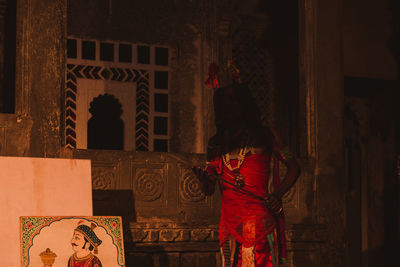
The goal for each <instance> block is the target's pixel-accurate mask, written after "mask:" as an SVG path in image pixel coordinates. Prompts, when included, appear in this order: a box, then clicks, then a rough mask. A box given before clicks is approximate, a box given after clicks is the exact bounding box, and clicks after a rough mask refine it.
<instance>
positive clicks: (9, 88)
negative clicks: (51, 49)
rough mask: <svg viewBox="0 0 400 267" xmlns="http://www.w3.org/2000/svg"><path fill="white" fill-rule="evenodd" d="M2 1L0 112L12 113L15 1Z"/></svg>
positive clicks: (0, 26) (13, 102)
mask: <svg viewBox="0 0 400 267" xmlns="http://www.w3.org/2000/svg"><path fill="white" fill-rule="evenodd" d="M2 2H5V5H6V6H5V7H4V6H0V9H5V13H3V15H2V16H0V112H2V113H14V109H15V54H16V2H17V1H15V0H13V1H10V0H7V1H2ZM2 5H4V4H2ZM2 12H4V11H3V10H2Z"/></svg>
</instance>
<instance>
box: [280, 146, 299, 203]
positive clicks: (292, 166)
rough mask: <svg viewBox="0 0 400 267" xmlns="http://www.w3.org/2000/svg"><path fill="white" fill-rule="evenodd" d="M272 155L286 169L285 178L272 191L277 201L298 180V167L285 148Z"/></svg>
mask: <svg viewBox="0 0 400 267" xmlns="http://www.w3.org/2000/svg"><path fill="white" fill-rule="evenodd" d="M274 154H275V156H276V157H277V158H278V159H279V160H280V161H281V162H282V163H283V164H284V165H285V166H286V168H287V171H286V175H285V177H284V178H283V180H282V181H281V183H280V184H279V187H278V188H277V189H276V190H275V191H274V195H275V196H276V197H277V198H278V199H282V197H283V196H284V195H285V194H286V193H287V192H288V191H289V190H290V188H291V187H292V186H293V185H294V184H295V182H296V181H297V179H298V178H299V176H300V166H299V164H298V163H297V160H296V158H295V157H294V156H293V154H292V153H291V152H290V151H289V150H288V149H287V148H282V149H279V150H274Z"/></svg>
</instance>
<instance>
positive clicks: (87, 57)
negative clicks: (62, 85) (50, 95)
mask: <svg viewBox="0 0 400 267" xmlns="http://www.w3.org/2000/svg"><path fill="white" fill-rule="evenodd" d="M67 47H68V51H67V53H68V55H67V56H68V60H67V82H66V91H65V108H66V113H65V126H66V128H65V144H66V146H67V147H69V148H79V149H113V150H126V151H133V150H136V151H162V152H167V151H168V150H169V136H170V134H169V128H170V127H169V124H170V121H169V94H168V91H169V54H170V53H169V48H168V47H163V46H154V45H146V44H132V43H119V42H114V41H104V42H103V41H98V40H84V39H80V38H73V37H70V38H69V39H68V43H67Z"/></svg>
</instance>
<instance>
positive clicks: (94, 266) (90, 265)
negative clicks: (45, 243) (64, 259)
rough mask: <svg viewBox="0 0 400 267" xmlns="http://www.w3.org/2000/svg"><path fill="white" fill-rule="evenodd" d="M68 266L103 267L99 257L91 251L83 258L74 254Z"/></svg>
mask: <svg viewBox="0 0 400 267" xmlns="http://www.w3.org/2000/svg"><path fill="white" fill-rule="evenodd" d="M68 267H102V265H101V261H100V260H99V258H97V257H96V256H95V255H93V254H92V253H90V254H89V255H88V256H86V257H83V258H78V257H77V256H76V255H75V254H73V255H72V256H71V257H70V258H69V260H68Z"/></svg>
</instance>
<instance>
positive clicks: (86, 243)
mask: <svg viewBox="0 0 400 267" xmlns="http://www.w3.org/2000/svg"><path fill="white" fill-rule="evenodd" d="M20 232H21V237H20V238H21V239H20V243H21V266H22V267H28V266H29V267H50V266H51V267H67V266H68V267H80V266H85V267H105V266H107V267H120V266H125V257H124V245H123V244H124V243H123V231H122V220H121V217H115V216H82V217H77V216H71V217H66V216H58V217H43V216H32V217H31V216H26V217H25V216H24V217H20Z"/></svg>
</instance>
